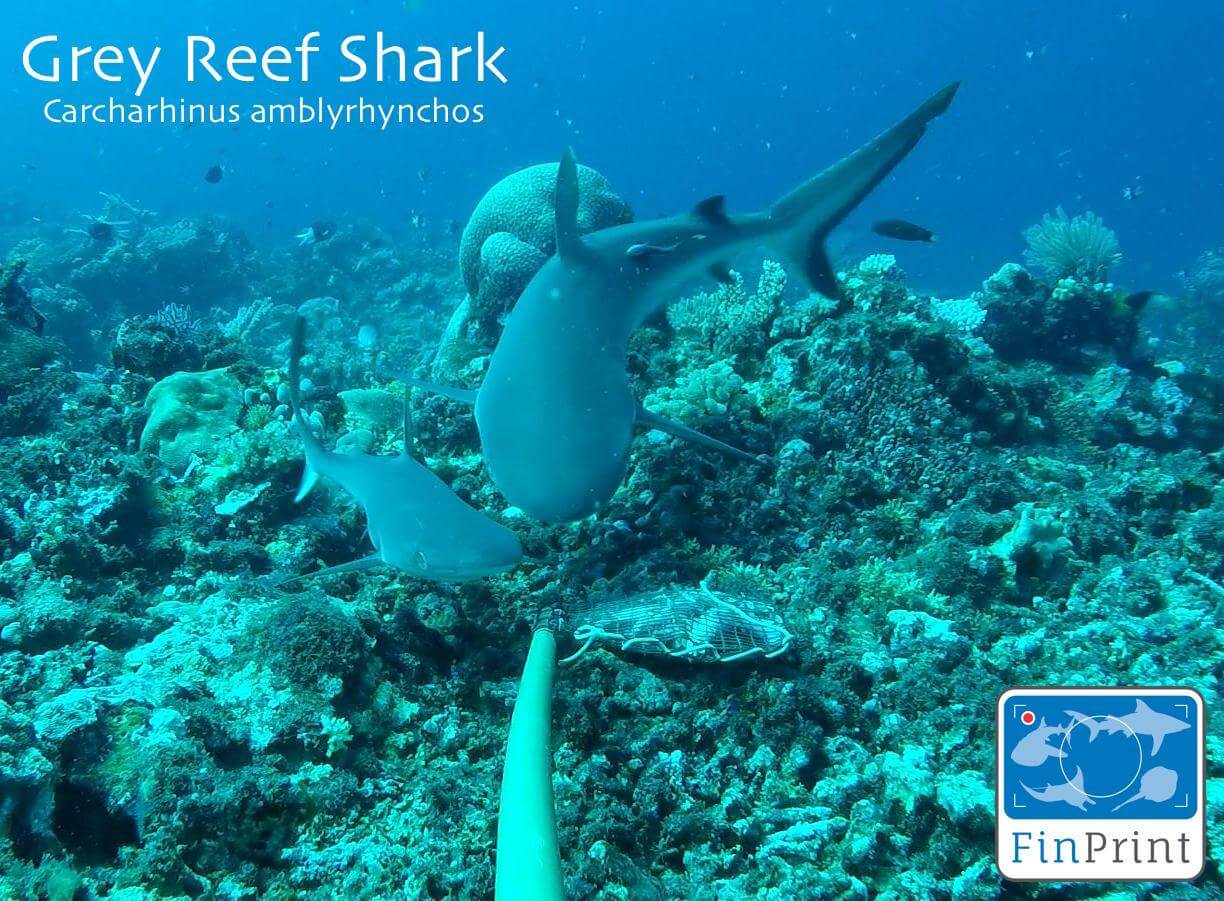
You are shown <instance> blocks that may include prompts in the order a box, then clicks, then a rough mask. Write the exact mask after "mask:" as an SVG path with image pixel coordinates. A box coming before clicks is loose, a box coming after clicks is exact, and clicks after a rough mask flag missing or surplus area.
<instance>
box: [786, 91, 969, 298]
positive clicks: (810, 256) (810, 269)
mask: <svg viewBox="0 0 1224 901" xmlns="http://www.w3.org/2000/svg"><path fill="white" fill-rule="evenodd" d="M959 87H960V82H959V81H957V82H953V83H952V84H950V85H948V86H947V87H946V88H944V89H943V90H941V91H939V92H938V93H936V94H934V95H933V96H932V97H930V98H929V99H928V100H927V101H926V102H925V103H923V104H922V105H921V106H920V107H918V108H917V109H916V110H914V111H913V112H912V113H910V114H909V115H908V116H906V117H905V118H904V119H902V120H901V121H900V122H898V123H897V124H896V125H894V126H893V127H892V128H890V129H889V130H888V131H886V132H884V133H883V134H882V135H880V136H879V137H877V138H876V139H875V140H873V141H869V142H868V143H867V144H864V145H863V146H862V147H860V148H859V149H858V150H856V151H855V152H854V153H852V154H850V156H848V157H846V158H845V159H844V160H842V161H841V162H839V163H835V164H834V165H832V166H830V167H829V168H828V169H826V170H825V171H824V172H821V173H820V174H819V175H817V176H816V177H815V178H812V179H810V180H809V181H807V182H805V183H804V184H802V185H800V186H799V187H798V188H796V189H795V190H794V191H791V193H789V194H787V195H786V196H785V197H783V198H782V199H781V200H779V201H778V202H777V203H775V204H774V205H773V207H772V208H771V209H770V211H769V219H770V222H771V224H772V225H774V226H775V229H774V235H773V237H772V239H771V240H770V244H771V245H772V246H773V247H774V249H775V250H776V251H777V252H778V253H780V254H782V255H783V256H784V257H786V258H787V259H788V260H790V261H791V262H793V263H795V264H796V265H797V266H799V268H800V269H801V270H802V271H803V274H804V276H805V277H806V278H807V280H808V284H809V285H810V286H811V287H812V289H813V290H815V291H818V292H820V293H821V294H823V295H825V296H826V297H833V298H835V297H837V296H838V287H837V276H836V275H835V274H834V272H833V266H832V264H831V263H830V262H829V257H828V254H827V253H826V252H825V248H824V241H825V238H826V237H827V236H828V234H829V232H831V231H832V230H833V229H834V228H835V227H836V226H837V225H838V224H839V223H840V222H841V221H842V220H843V219H845V218H846V216H847V215H849V213H850V212H851V210H853V209H854V208H855V207H856V206H858V205H859V204H860V203H861V202H862V200H863V198H865V197H866V196H867V195H868V194H870V193H871V191H872V189H874V188H875V186H876V185H878V184H879V183H880V182H881V181H883V180H884V177H885V176H886V175H888V173H889V172H891V171H892V170H893V169H894V168H895V167H896V166H897V164H898V163H900V162H901V160H903V159H905V156H906V154H908V153H909V152H910V151H911V150H913V149H914V147H915V146H916V145H917V144H918V141H919V140H920V139H921V138H922V135H923V134H924V133H925V131H926V126H927V124H928V123H929V122H930V121H931V120H932V119H934V118H936V117H937V116H939V115H940V114H941V113H943V112H944V110H946V109H947V108H948V104H950V103H951V102H952V98H953V97H954V96H956V90H957V88H959Z"/></svg>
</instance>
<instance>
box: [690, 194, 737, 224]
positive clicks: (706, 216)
mask: <svg viewBox="0 0 1224 901" xmlns="http://www.w3.org/2000/svg"><path fill="white" fill-rule="evenodd" d="M693 215H694V216H696V217H697V218H698V219H702V220H704V221H706V222H708V223H710V224H711V225H730V224H731V220H730V219H729V218H727V198H726V197H725V196H723V195H722V194H715V195H714V196H713V197H707V198H706V199H705V200H703V201H701V202H700V203H699V204H697V205H696V206H695V207H693Z"/></svg>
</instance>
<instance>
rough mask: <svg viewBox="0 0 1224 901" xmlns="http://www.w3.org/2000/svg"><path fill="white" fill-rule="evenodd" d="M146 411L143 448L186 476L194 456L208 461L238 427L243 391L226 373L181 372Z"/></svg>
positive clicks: (156, 392)
mask: <svg viewBox="0 0 1224 901" xmlns="http://www.w3.org/2000/svg"><path fill="white" fill-rule="evenodd" d="M145 409H147V410H148V411H149V420H148V422H147V423H145V427H144V430H143V431H142V432H141V433H140V449H141V450H144V451H149V452H150V453H152V454H155V455H156V456H158V457H159V458H161V460H162V461H163V462H164V463H165V464H166V465H167V466H169V467H170V468H171V469H174V470H177V471H180V472H181V471H182V470H183V469H185V468H186V466H187V463H188V461H189V460H190V459H191V456H192V454H195V455H197V456H200V457H206V456H208V455H209V453H210V450H211V449H212V447H213V445H214V443H215V442H216V440H217V439H218V438H221V437H222V436H224V435H226V434H228V433H229V432H231V431H233V430H234V429H235V428H236V423H237V421H238V414H239V412H240V411H241V409H242V386H241V385H240V384H239V382H238V380H237V379H236V378H234V377H233V376H232V375H230V374H229V371H228V370H226V369H212V370H209V371H207V372H176V373H174V374H173V375H170V376H167V377H166V378H164V379H162V380H161V381H160V382H158V383H157V384H156V385H154V386H153V388H152V390H150V391H149V396H148V397H147V398H146V399H145Z"/></svg>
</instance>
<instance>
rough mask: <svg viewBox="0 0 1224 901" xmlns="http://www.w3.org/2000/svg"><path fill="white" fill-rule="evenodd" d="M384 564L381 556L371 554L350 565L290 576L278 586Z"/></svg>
mask: <svg viewBox="0 0 1224 901" xmlns="http://www.w3.org/2000/svg"><path fill="white" fill-rule="evenodd" d="M382 562H383V558H382V556H381V555H379V554H370V556H368V557H362V558H361V559H360V560H350V561H349V562H348V563H337V564H336V565H335V566H325V567H323V568H322V569H316V570H314V571H313V572H308V573H301V574H300V575H296V576H289V577H288V578H287V579H281V580H280V581H279V582H277V583H276V584H277V586H278V587H283V586H285V585H290V584H292V583H294V582H300V581H301V580H302V579H313V578H315V577H316V576H336V575H340V574H342V573H358V572H364V571H365V570H367V569H373V568H374V567H375V566H381V565H382Z"/></svg>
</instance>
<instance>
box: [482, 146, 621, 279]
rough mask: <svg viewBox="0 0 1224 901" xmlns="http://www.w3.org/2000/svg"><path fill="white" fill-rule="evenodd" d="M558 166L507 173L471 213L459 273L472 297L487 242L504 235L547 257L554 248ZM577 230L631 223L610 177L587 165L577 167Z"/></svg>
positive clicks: (582, 230) (554, 164)
mask: <svg viewBox="0 0 1224 901" xmlns="http://www.w3.org/2000/svg"><path fill="white" fill-rule="evenodd" d="M556 183H557V164H556V163H543V164H541V165H537V166H529V167H527V168H526V169H520V170H519V171H518V172H514V173H512V174H510V175H507V176H506V177H505V178H503V179H502V180H501V181H499V182H498V183H497V184H495V185H494V186H493V187H492V188H490V189H489V190H488V191H487V192H486V193H485V195H484V197H483V198H481V200H480V203H478V204H477V205H476V209H475V210H474V211H473V212H472V217H471V218H470V219H469V220H468V224H467V227H466V228H465V229H464V230H463V238H462V240H461V242H460V245H459V269H460V271H461V272H462V273H463V284H464V285H465V286H466V287H467V291H468V295H469V296H471V297H475V296H476V295H477V294H478V293H479V291H480V283H481V252H482V250H483V248H484V244H485V242H486V241H487V240H488V239H489V238H490V237H491V236H492V235H494V234H496V233H498V232H505V233H507V234H509V235H512V236H513V237H515V238H517V239H518V240H520V241H522V242H523V243H525V244H529V245H531V246H532V247H534V248H535V249H536V250H538V251H540V253H542V254H544V256H545V257H549V256H552V254H553V252H554V251H555V250H556V225H555V222H554V213H553V209H554V208H553V192H554V190H555V188H556ZM578 190H579V198H580V205H579V207H578V228H579V230H580V231H581V232H582V233H584V234H585V233H586V232H589V231H595V230H597V229H601V228H608V227H609V226H612V225H620V224H621V223H622V222H629V221H631V220H632V219H633V212H632V211H631V210H630V209H629V206H628V204H626V203H625V202H624V201H623V200H621V199H620V197H618V196H617V195H616V194H615V193H614V192H613V191H612V188H611V186H610V185H609V184H608V182H607V179H605V178H604V177H603V176H602V175H600V174H599V173H598V172H596V171H595V170H594V169H590V168H588V167H586V166H579V167H578Z"/></svg>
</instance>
